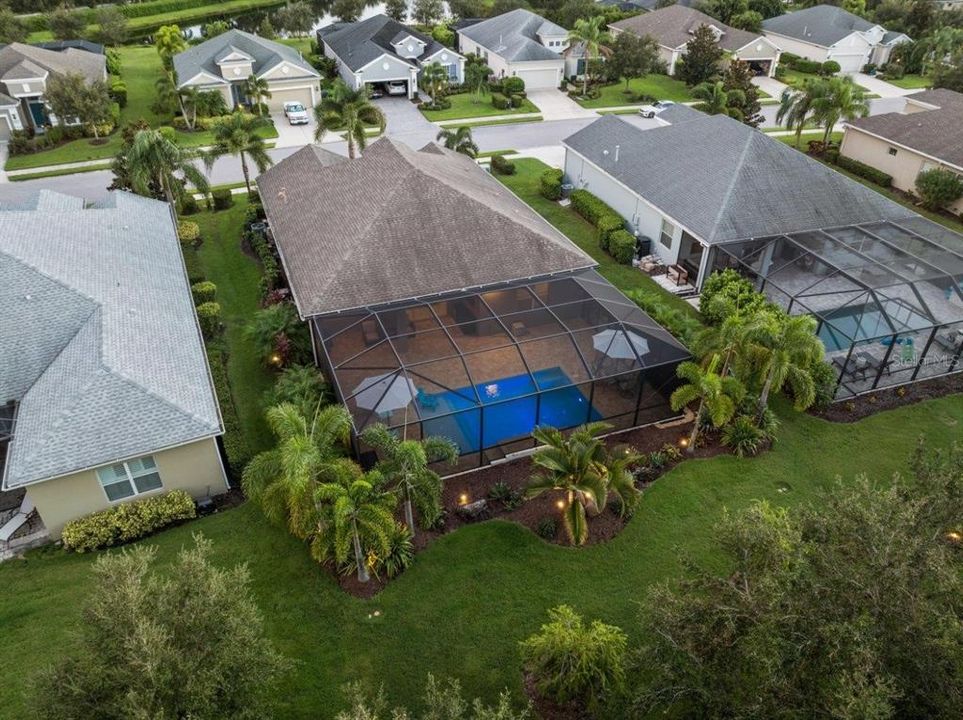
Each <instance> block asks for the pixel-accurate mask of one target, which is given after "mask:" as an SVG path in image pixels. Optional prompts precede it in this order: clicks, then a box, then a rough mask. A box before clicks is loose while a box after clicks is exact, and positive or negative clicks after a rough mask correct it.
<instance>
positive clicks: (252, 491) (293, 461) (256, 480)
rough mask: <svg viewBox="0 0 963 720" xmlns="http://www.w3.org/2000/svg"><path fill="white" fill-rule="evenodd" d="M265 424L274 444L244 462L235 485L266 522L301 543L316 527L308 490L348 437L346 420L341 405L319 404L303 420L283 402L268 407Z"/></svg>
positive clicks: (315, 516)
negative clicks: (285, 530)
mask: <svg viewBox="0 0 963 720" xmlns="http://www.w3.org/2000/svg"><path fill="white" fill-rule="evenodd" d="M267 421H268V426H269V427H270V428H271V431H272V432H273V433H274V435H275V437H276V438H277V444H276V445H275V446H274V448H273V449H271V450H266V451H264V452H262V453H260V454H259V455H257V456H256V457H255V458H254V459H253V460H251V462H249V463H248V465H247V467H246V468H244V474H243V475H242V477H241V485H242V486H243V488H244V492H245V493H246V494H247V496H248V497H249V498H251V499H252V500H254V501H255V502H257V503H259V504H260V505H261V507H262V508H263V509H264V514H265V515H267V516H268V518H269V519H271V520H273V521H274V522H277V523H285V524H286V525H287V526H288V530H290V532H291V533H292V534H293V535H295V536H296V537H298V538H301V539H304V538H306V537H308V536H309V535H310V534H311V533H312V532H313V530H314V529H315V528H316V527H317V523H318V515H317V507H316V505H315V499H314V491H315V489H316V487H317V484H318V482H319V478H320V477H321V474H322V472H323V471H324V470H325V468H327V467H328V466H329V465H331V464H332V463H334V462H335V460H336V459H337V457H338V448H339V447H340V446H341V445H343V444H344V443H345V442H346V441H347V439H348V436H349V433H350V432H351V416H350V415H349V414H348V411H347V410H346V409H345V408H344V406H342V405H328V406H327V407H323V408H322V407H320V406H319V407H318V408H316V409H315V411H314V414H313V417H312V418H311V419H310V421H309V420H308V419H307V418H306V417H305V415H304V414H303V413H302V412H301V410H299V409H298V407H297V406H295V405H292V404H290V403H283V404H281V405H276V406H274V407H272V408H270V409H268V411H267Z"/></svg>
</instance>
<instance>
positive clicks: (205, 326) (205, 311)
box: [197, 301, 221, 340]
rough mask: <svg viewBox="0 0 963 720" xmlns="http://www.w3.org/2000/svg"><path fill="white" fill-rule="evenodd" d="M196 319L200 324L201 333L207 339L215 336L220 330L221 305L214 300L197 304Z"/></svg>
mask: <svg viewBox="0 0 963 720" xmlns="http://www.w3.org/2000/svg"><path fill="white" fill-rule="evenodd" d="M197 320H198V322H199V323H200V325H201V333H203V335H204V337H205V338H207V339H208V340H211V339H212V338H214V337H216V336H217V333H218V332H220V330H221V305H220V303H216V302H210V301H208V302H204V303H201V304H200V305H198V306H197Z"/></svg>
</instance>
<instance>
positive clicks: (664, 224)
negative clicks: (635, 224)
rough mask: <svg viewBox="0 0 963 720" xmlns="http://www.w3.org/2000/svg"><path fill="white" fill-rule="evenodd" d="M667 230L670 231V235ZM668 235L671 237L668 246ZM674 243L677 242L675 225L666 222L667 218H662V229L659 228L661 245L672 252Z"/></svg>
mask: <svg viewBox="0 0 963 720" xmlns="http://www.w3.org/2000/svg"><path fill="white" fill-rule="evenodd" d="M666 228H668V230H669V232H668V233H666ZM666 234H668V236H669V244H668V245H666V242H665V237H666ZM673 242H675V225H673V224H672V223H671V222H669V221H668V220H666V219H665V218H662V227H661V228H659V244H660V245H661V246H662V247H664V248H667V249H669V250H671V249H672V243H673Z"/></svg>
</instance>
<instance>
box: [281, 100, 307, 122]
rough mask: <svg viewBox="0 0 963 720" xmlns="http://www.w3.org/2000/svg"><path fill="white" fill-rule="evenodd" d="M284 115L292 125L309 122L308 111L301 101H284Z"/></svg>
mask: <svg viewBox="0 0 963 720" xmlns="http://www.w3.org/2000/svg"><path fill="white" fill-rule="evenodd" d="M284 115H285V116H286V117H287V119H288V122H289V123H291V124H292V125H307V124H308V111H307V110H305V109H304V105H302V104H301V103H299V102H294V101H291V102H286V103H284Z"/></svg>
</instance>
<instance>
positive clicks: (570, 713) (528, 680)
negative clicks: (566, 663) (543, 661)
mask: <svg viewBox="0 0 963 720" xmlns="http://www.w3.org/2000/svg"><path fill="white" fill-rule="evenodd" d="M523 684H524V688H525V695H526V696H528V699H529V700H530V701H531V703H532V710H534V711H535V717H537V718H551V720H589V718H591V717H592V716H591V715H589V713H588V711H587V710H586V709H585V708H584V707H582V706H581V705H580V704H579V703H574V702H572V703H566V704H564V705H563V704H560V703H557V702H554V701H552V700H549V699H547V698H544V697H542V696H541V695H540V694H539V692H538V690H536V689H535V680H534V679H533V678H532V676H531V674H530V673H525V676H524V678H523Z"/></svg>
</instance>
